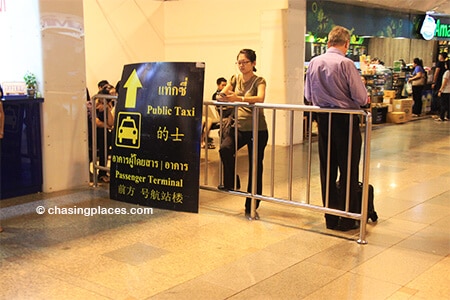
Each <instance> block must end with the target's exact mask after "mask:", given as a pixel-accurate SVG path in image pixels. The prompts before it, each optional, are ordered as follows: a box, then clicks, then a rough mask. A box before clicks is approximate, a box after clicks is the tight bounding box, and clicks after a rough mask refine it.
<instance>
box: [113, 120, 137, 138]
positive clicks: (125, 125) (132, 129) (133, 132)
mask: <svg viewBox="0 0 450 300" xmlns="http://www.w3.org/2000/svg"><path fill="white" fill-rule="evenodd" d="M117 137H118V138H119V143H122V140H123V139H127V140H131V141H132V142H133V145H134V144H136V141H137V139H138V130H137V127H136V122H135V121H134V120H133V119H132V118H131V117H130V116H128V117H126V118H124V119H123V120H122V122H121V123H120V126H119V133H118V135H117Z"/></svg>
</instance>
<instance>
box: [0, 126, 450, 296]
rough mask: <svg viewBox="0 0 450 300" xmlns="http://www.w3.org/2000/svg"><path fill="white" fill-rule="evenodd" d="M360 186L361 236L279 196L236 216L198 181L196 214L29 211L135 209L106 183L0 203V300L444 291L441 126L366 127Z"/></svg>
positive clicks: (447, 210) (449, 244)
mask: <svg viewBox="0 0 450 300" xmlns="http://www.w3.org/2000/svg"><path fill="white" fill-rule="evenodd" d="M244 152H245V151H244ZM211 159H215V158H214V157H213V156H211ZM281 167H282V166H281ZM370 182H371V183H372V184H373V185H374V186H375V189H376V190H375V206H376V209H377V212H378V215H379V217H380V219H379V220H378V222H377V223H375V224H374V223H369V224H368V227H367V230H368V235H367V241H368V244H367V245H359V244H358V243H356V242H355V241H354V239H355V237H357V235H358V232H357V231H350V232H347V233H338V232H334V231H331V230H327V229H325V226H324V224H323V223H324V222H323V216H322V214H320V213H317V212H311V211H306V210H300V209H295V210H294V209H293V208H291V207H288V206H278V205H275V204H272V203H262V205H261V208H260V209H259V213H260V215H261V220H259V221H247V220H245V219H244V217H243V207H242V199H241V198H239V197H236V196H232V195H228V194H223V193H220V194H219V193H216V192H212V191H205V190H201V191H200V212H199V213H198V214H192V213H181V212H172V211H165V210H159V209H154V211H153V214H151V215H134V216H130V215H96V216H91V217H88V216H83V215H48V214H43V215H38V214H37V213H36V212H35V209H36V207H37V206H39V205H43V206H45V207H47V208H49V207H52V206H55V205H58V206H59V207H74V206H77V207H84V208H92V207H97V206H101V207H117V208H131V207H134V206H133V205H131V204H127V203H122V202H116V201H113V200H109V199H108V189H107V187H106V186H103V187H100V188H97V189H95V188H89V187H86V188H83V189H79V190H71V191H65V192H58V193H52V194H47V195H44V194H39V195H33V196H26V197H20V198H14V199H6V200H2V201H0V206H1V210H0V214H1V223H2V226H3V227H4V232H3V233H1V234H0V299H450V284H449V283H450V271H449V270H450V256H449V253H450V122H446V123H437V122H434V121H433V120H432V119H431V118H427V119H422V120H418V121H414V122H409V123H406V124H401V125H389V126H378V127H376V128H374V131H373V134H372V151H371V168H370Z"/></svg>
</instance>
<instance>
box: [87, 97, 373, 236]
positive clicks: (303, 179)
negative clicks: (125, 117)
mask: <svg viewBox="0 0 450 300" xmlns="http://www.w3.org/2000/svg"><path fill="white" fill-rule="evenodd" d="M97 99H99V100H101V101H102V102H103V105H104V107H105V108H106V105H107V101H108V100H112V101H116V99H117V96H110V95H103V94H97V95H94V96H93V97H92V102H93V105H92V108H91V116H92V120H91V122H92V160H93V169H94V178H93V182H94V186H97V185H98V178H97V170H104V171H107V172H108V171H110V168H109V167H108V166H107V165H101V162H98V161H97V160H98V155H97V146H98V145H97V126H96V122H95V120H96V109H95V101H96V100H97ZM203 104H204V105H205V106H206V107H208V106H209V105H214V106H217V107H218V108H219V116H220V121H219V139H220V140H221V135H222V129H223V124H224V122H223V118H222V116H223V107H225V106H226V107H233V109H234V114H235V115H238V109H239V107H241V106H250V107H251V108H252V109H253V153H252V158H253V161H252V178H253V179H254V180H253V181H252V188H251V192H244V191H237V190H236V181H235V183H234V187H235V189H234V190H228V191H224V190H221V189H218V186H217V183H218V184H219V185H220V184H222V173H223V170H222V164H221V163H220V159H219V160H212V161H211V162H210V160H209V152H210V151H216V152H217V150H211V149H208V147H205V148H204V166H203V168H201V169H200V175H201V176H200V189H204V190H210V191H216V192H222V193H229V194H233V195H237V196H242V197H251V198H252V205H251V218H253V219H254V218H255V216H256V199H258V200H262V201H267V202H271V203H277V204H283V205H290V206H293V207H298V208H303V209H308V210H312V211H316V212H321V213H326V214H331V215H335V216H340V217H346V218H351V219H355V220H359V222H360V231H359V238H358V240H357V242H358V243H360V244H366V243H367V241H366V239H365V237H366V224H367V216H368V190H369V184H368V182H369V166H370V139H371V130H372V115H371V114H370V112H367V111H364V110H344V109H323V108H319V107H316V106H308V105H289V104H270V103H260V104H252V105H250V104H248V103H242V102H241V103H224V102H217V101H210V100H205V101H204V103H203ZM260 110H264V113H266V111H270V112H271V122H270V123H269V124H272V126H271V128H270V129H269V132H271V133H272V139H271V141H270V142H269V143H268V145H270V167H269V168H268V169H269V171H270V172H267V167H266V168H265V173H264V176H265V177H269V182H270V184H269V186H270V188H269V193H267V194H257V193H256V185H257V180H256V178H257V172H258V170H257V165H258V164H257V157H258V153H257V151H258V147H257V145H258V125H259V124H258V115H259V111H260ZM280 112H284V113H287V116H288V118H287V119H288V126H284V127H283V128H282V129H280V130H283V131H286V130H287V137H288V143H287V145H285V146H276V140H275V133H276V132H277V114H278V113H280ZM104 113H106V109H104ZM315 113H328V114H329V116H330V118H331V114H335V113H336V114H346V115H349V119H350V122H349V141H348V142H349V147H348V149H349V152H348V163H349V164H350V161H351V160H350V157H351V151H352V148H351V138H352V135H353V132H352V123H353V122H352V120H353V118H355V117H361V118H363V119H364V122H363V123H364V126H361V128H362V134H363V146H362V151H363V155H362V164H361V167H362V172H361V173H362V180H361V181H362V205H361V212H360V213H355V212H350V209H349V207H350V189H349V182H350V180H349V176H350V172H347V180H346V182H347V187H346V189H345V190H346V191H347V192H346V197H345V200H346V204H345V210H338V209H335V208H329V207H328V200H329V186H327V189H326V197H325V199H326V204H325V206H324V205H323V204H322V198H321V194H320V193H321V192H320V183H319V181H318V180H319V176H318V175H317V176H313V173H314V172H317V170H318V164H319V162H318V155H314V156H313V143H314V142H315V141H314V140H313V134H312V128H313V114H315ZM305 114H306V115H307V116H308V117H307V118H306V119H307V123H306V126H307V128H308V130H307V137H306V139H304V140H303V143H294V141H295V139H294V137H295V136H298V134H296V133H297V132H296V130H299V128H297V127H296V126H295V123H296V122H295V121H296V120H297V121H299V120H298V119H299V118H301V121H300V122H302V123H303V120H304V119H303V118H304V115H305ZM204 115H205V118H206V119H208V118H209V117H210V116H209V109H206V110H205V113H204ZM266 117H267V114H266ZM104 119H105V120H106V116H104ZM237 122H238V120H236V124H235V126H238V123H237ZM297 123H299V122H297ZM328 129H329V132H330V131H331V122H329V128H328ZM103 130H104V140H103V143H104V145H105V147H103V149H104V151H105V152H104V155H105V157H108V148H109V146H110V145H109V144H108V140H107V133H106V131H107V130H108V129H107V128H106V127H104V128H103ZM206 130H207V131H209V128H207V127H206ZM234 132H235V146H236V149H235V153H236V159H235V166H234V168H235V173H236V174H237V171H238V169H239V166H240V164H239V163H238V151H237V150H238V149H237V145H238V143H237V140H238V137H237V133H238V131H237V130H235V131H234ZM208 136H209V132H207V133H206V134H205V145H207V143H208V141H207V139H208ZM330 145H331V143H330V141H329V142H328V149H327V153H328V160H329V157H330ZM359 150H360V149H358V151H359ZM266 151H267V150H266ZM280 152H281V155H279V156H278V157H283V158H285V157H287V160H286V161H283V162H282V163H284V164H285V165H286V166H287V168H286V167H282V168H278V167H277V165H279V162H278V163H277V162H276V157H277V154H278V153H280ZM282 154H285V155H282ZM299 156H300V158H299ZM241 159H242V158H241ZM298 161H300V162H301V164H302V165H301V167H296V164H297V163H298ZM214 163H215V164H217V165H214V166H212V167H211V166H210V165H211V164H214ZM281 169H286V172H287V174H286V177H287V178H286V180H285V182H284V185H280V184H279V182H280V181H279V180H278V182H275V179H276V177H277V178H280V177H281V176H280V172H279V171H280V170H281ZM347 169H348V170H350V168H349V167H348V168H347ZM212 170H216V171H215V173H216V175H217V178H216V180H211V181H214V183H215V184H216V185H214V184H211V182H210V177H209V173H210V172H211V171H212ZM299 171H300V172H299ZM275 174H277V176H275ZM328 178H329V169H328V168H327V179H328ZM327 182H328V181H327ZM313 183H314V185H315V186H316V188H315V189H314V188H312V185H313ZM280 186H282V187H280ZM317 186H319V188H317ZM283 187H284V188H285V190H284V191H282V190H283V189H282V188H283ZM298 190H302V191H303V194H302V193H300V192H296V191H298ZM317 190H319V191H317ZM296 197H297V198H296ZM317 199H319V200H317ZM314 201H315V202H314Z"/></svg>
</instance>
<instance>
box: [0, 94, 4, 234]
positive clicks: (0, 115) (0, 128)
mask: <svg viewBox="0 0 450 300" xmlns="http://www.w3.org/2000/svg"><path fill="white" fill-rule="evenodd" d="M2 98H3V89H2V86H1V85H0V170H1V164H2V161H1V157H2V156H1V152H2V142H1V141H2V139H3V135H4V127H5V113H4V112H3V102H2V100H1V99H2ZM1 185H2V176H1V174H0V190H1ZM2 231H3V228H2V226H1V225H0V232H2Z"/></svg>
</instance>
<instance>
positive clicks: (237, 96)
mask: <svg viewBox="0 0 450 300" xmlns="http://www.w3.org/2000/svg"><path fill="white" fill-rule="evenodd" d="M236 65H237V66H238V67H239V71H240V72H241V74H238V75H233V76H232V77H231V79H230V80H229V81H228V83H227V85H226V86H225V88H224V89H223V90H222V92H221V93H220V94H219V95H217V100H218V101H222V102H247V103H250V104H254V103H262V102H264V99H265V96H266V80H265V79H264V78H263V77H260V76H257V75H256V74H255V73H254V72H256V68H255V66H256V53H255V51H253V50H251V49H242V50H241V51H239V53H238V55H237V62H236ZM232 111H234V109H233V110H232ZM234 117H235V119H237V124H236V126H237V129H238V132H237V136H238V145H237V149H240V148H242V147H244V146H245V145H247V149H248V166H249V171H248V185H247V191H248V192H252V174H253V171H252V170H253V168H252V166H253V164H252V156H253V155H252V153H253V109H252V108H251V107H249V106H240V107H239V108H238V115H237V116H234ZM258 126H259V127H258V152H257V153H258V157H257V166H256V168H257V178H256V193H257V194H261V193H262V174H263V160H264V150H265V148H266V145H267V141H268V139H269V132H268V130H267V124H266V119H265V117H264V111H263V110H260V111H259V125H258ZM235 129H236V127H232V128H231V130H229V133H228V134H226V135H225V133H224V134H223V136H222V141H221V144H220V150H219V153H220V158H221V159H222V163H223V177H224V181H223V186H219V187H218V188H219V189H224V190H233V189H234V180H235V178H236V175H235V169H234V167H235V159H236V147H235V132H234V130H235ZM236 180H237V182H236V187H237V188H239V179H236ZM259 203H260V200H256V208H258V206H259ZM245 217H246V218H247V219H249V220H250V219H251V198H247V199H246V200H245ZM255 219H259V215H258V213H256V216H255Z"/></svg>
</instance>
